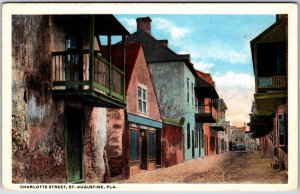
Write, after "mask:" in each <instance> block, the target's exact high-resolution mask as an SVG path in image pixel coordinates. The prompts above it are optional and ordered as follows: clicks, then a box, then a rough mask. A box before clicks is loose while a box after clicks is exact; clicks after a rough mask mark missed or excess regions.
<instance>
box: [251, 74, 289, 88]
mask: <svg viewBox="0 0 300 194" xmlns="http://www.w3.org/2000/svg"><path fill="white" fill-rule="evenodd" d="M256 85H257V88H260V89H263V88H265V89H268V88H284V87H286V86H287V80H286V76H273V77H257V80H256Z"/></svg>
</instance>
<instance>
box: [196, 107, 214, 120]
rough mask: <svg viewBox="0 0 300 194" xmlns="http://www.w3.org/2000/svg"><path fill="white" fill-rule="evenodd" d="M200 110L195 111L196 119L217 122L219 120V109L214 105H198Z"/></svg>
mask: <svg viewBox="0 0 300 194" xmlns="http://www.w3.org/2000/svg"><path fill="white" fill-rule="evenodd" d="M197 110H198V112H197V113H195V119H196V121H198V122H202V123H216V122H217V121H218V111H217V110H216V109H215V107H214V106H213V105H198V106H197Z"/></svg>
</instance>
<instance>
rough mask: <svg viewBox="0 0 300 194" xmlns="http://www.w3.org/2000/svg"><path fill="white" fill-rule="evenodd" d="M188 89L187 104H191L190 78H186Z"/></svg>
mask: <svg viewBox="0 0 300 194" xmlns="http://www.w3.org/2000/svg"><path fill="white" fill-rule="evenodd" d="M186 89H187V91H186V95H187V104H188V105H189V103H190V93H189V92H190V80H189V78H186Z"/></svg>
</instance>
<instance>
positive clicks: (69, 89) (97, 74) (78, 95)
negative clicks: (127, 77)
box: [52, 49, 125, 107]
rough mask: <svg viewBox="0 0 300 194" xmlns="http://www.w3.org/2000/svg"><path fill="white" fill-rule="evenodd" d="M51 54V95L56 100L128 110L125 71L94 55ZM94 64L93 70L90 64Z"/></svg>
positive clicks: (82, 51)
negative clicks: (91, 56) (75, 100)
mask: <svg viewBox="0 0 300 194" xmlns="http://www.w3.org/2000/svg"><path fill="white" fill-rule="evenodd" d="M89 55H90V52H89V50H77V49H71V50H70V49H69V50H67V51H60V52H52V81H53V82H52V91H53V93H54V96H55V97H62V98H68V99H77V100H78V99H79V100H80V101H86V102H89V103H91V104H93V105H94V106H98V107H125V92H124V90H125V82H124V71H123V70H120V69H119V68H117V67H116V66H114V65H113V64H111V63H109V62H108V61H107V60H105V59H104V58H103V57H101V54H100V53H98V52H95V51H94V57H93V58H90V56H89ZM91 59H92V60H93V63H92V64H93V66H92V67H91V66H90V65H89V64H90V60H91Z"/></svg>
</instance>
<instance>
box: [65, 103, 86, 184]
mask: <svg viewBox="0 0 300 194" xmlns="http://www.w3.org/2000/svg"><path fill="white" fill-rule="evenodd" d="M82 117H83V112H82V111H81V110H79V109H75V108H66V124H67V174H68V182H83V165H82V159H83V158H82V153H83V152H82V121H83V119H82Z"/></svg>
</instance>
